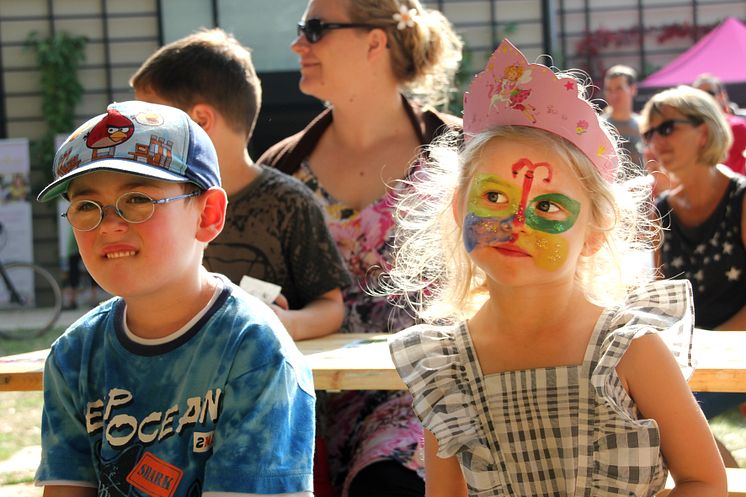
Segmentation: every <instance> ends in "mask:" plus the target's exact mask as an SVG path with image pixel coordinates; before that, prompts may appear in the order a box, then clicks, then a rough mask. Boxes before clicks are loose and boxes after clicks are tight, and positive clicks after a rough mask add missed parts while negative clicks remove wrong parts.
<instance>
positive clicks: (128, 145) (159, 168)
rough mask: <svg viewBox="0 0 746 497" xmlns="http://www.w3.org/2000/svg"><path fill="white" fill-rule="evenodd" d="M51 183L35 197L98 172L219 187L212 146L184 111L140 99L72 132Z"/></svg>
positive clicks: (117, 105)
mask: <svg viewBox="0 0 746 497" xmlns="http://www.w3.org/2000/svg"><path fill="white" fill-rule="evenodd" d="M52 167H53V172H54V181H53V182H52V183H50V184H49V185H48V186H47V187H46V188H44V189H43V190H42V191H41V193H40V194H39V196H38V199H39V201H41V202H45V201H48V200H51V199H53V198H55V197H57V196H59V195H63V194H64V193H65V192H66V191H67V187H68V185H69V183H70V181H72V180H73V179H75V178H77V177H78V176H82V175H84V174H88V173H91V172H94V171H98V170H107V171H117V172H122V173H128V174H134V175H139V176H147V177H150V178H155V179H159V180H163V181H171V182H178V183H193V184H195V185H197V186H198V187H200V188H201V189H203V190H207V189H209V188H211V187H213V186H220V171H219V168H218V159H217V153H216V152H215V147H214V146H213V144H212V141H211V140H210V137H209V136H207V133H205V131H204V130H203V129H202V128H200V127H199V126H198V125H197V124H196V123H195V122H194V121H192V120H191V119H190V118H189V116H188V115H187V114H186V113H184V112H183V111H181V110H179V109H176V108H173V107H169V106H166V105H158V104H151V103H146V102H139V101H129V102H121V103H113V104H111V105H109V107H108V108H107V110H106V114H101V115H99V116H96V117H94V118H92V119H90V120H89V121H88V122H86V123H85V124H83V125H82V126H80V127H79V128H78V129H77V130H75V131H74V132H73V133H72V134H71V135H70V136H69V137H68V138H67V140H66V141H65V143H63V144H62V146H61V147H60V148H59V150H57V153H56V155H55V157H54V164H53V165H52Z"/></svg>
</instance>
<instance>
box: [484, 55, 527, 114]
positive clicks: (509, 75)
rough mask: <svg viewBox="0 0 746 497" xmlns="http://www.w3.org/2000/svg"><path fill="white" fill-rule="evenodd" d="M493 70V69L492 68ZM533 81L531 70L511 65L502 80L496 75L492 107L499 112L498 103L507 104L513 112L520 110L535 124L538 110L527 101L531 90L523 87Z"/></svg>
mask: <svg viewBox="0 0 746 497" xmlns="http://www.w3.org/2000/svg"><path fill="white" fill-rule="evenodd" d="M490 70H491V68H490ZM530 81H531V68H527V67H525V66H520V65H518V64H511V65H509V66H507V67H506V68H505V70H504V71H503V75H502V79H497V74H495V85H494V86H493V87H492V90H491V92H490V93H491V95H490V96H491V99H490V107H494V108H495V110H496V111H497V112H499V109H497V104H498V103H503V104H506V105H507V106H508V107H510V108H511V109H513V110H518V111H521V112H522V113H523V115H524V116H526V119H528V120H529V121H530V122H532V123H535V122H536V117H535V116H534V114H535V112H536V108H535V107H534V106H533V105H531V104H530V103H529V102H527V101H526V100H527V99H528V97H529V96H530V95H531V89H527V88H523V87H522V86H521V85H523V84H525V83H529V82H530Z"/></svg>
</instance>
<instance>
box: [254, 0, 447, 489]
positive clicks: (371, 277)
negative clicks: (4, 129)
mask: <svg viewBox="0 0 746 497" xmlns="http://www.w3.org/2000/svg"><path fill="white" fill-rule="evenodd" d="M291 49H292V50H293V52H295V53H296V54H297V55H298V57H299V59H300V72H301V79H300V89H301V91H302V92H303V93H306V94H308V95H312V96H314V97H316V98H318V99H320V100H322V101H325V102H327V103H328V109H327V110H325V111H324V112H323V113H321V115H319V116H318V117H317V118H315V119H314V120H313V121H312V122H311V123H310V124H309V125H308V127H306V128H305V129H304V130H303V131H302V132H300V133H298V134H296V135H294V136H291V137H290V138H287V139H285V140H284V141H282V142H280V143H279V144H277V145H275V146H274V147H273V148H271V149H270V150H269V151H267V152H266V153H265V154H264V155H263V156H262V157H261V158H260V159H259V162H260V163H264V164H269V165H273V166H275V167H278V168H279V169H281V170H283V171H285V172H287V173H289V174H292V175H294V176H296V177H297V178H299V179H300V180H301V181H303V182H304V183H305V184H306V185H307V186H309V187H310V188H311V189H312V190H313V191H314V192H315V194H316V195H317V196H318V198H319V201H320V202H321V203H322V205H324V206H325V208H326V213H327V222H328V225H329V228H330V231H331V233H332V236H333V237H334V238H335V239H336V241H337V245H338V246H339V249H340V253H341V254H342V257H343V258H344V259H345V261H346V263H347V267H348V269H349V271H350V274H352V275H353V279H354V280H355V281H354V282H353V284H352V285H351V286H350V287H349V288H348V289H347V290H345V295H344V299H345V305H346V317H345V321H344V323H343V325H342V328H341V330H340V331H341V332H348V333H350V332H356V333H361V332H367V333H381V332H392V333H393V332H396V331H399V330H401V329H403V328H406V327H408V326H410V325H411V324H412V323H413V320H412V318H411V317H410V316H408V315H407V314H406V313H405V312H404V311H402V310H401V309H398V308H397V307H395V306H393V305H392V304H391V303H390V302H388V301H387V299H386V298H385V297H374V296H371V295H370V293H369V290H370V288H372V287H374V285H375V284H376V277H377V275H378V274H379V272H380V270H381V268H385V267H387V265H388V264H389V263H390V253H391V252H390V242H391V239H392V236H393V228H394V224H395V221H394V217H393V212H392V206H393V203H394V198H395V195H396V193H395V192H394V190H395V189H397V188H400V187H401V183H400V182H399V180H401V179H412V178H413V171H414V170H415V169H416V168H417V167H419V161H418V160H417V154H418V153H419V151H420V148H421V147H422V146H423V145H427V144H428V143H430V142H431V141H432V140H433V139H434V138H435V137H436V136H438V135H439V134H440V133H442V132H443V131H445V130H446V129H447V128H448V127H457V128H460V125H461V121H460V119H458V118H455V117H453V116H450V115H446V114H442V113H439V112H436V111H435V110H434V109H433V108H432V107H430V106H427V105H424V104H431V105H432V104H440V103H443V102H444V101H445V99H446V97H447V91H448V89H449V87H450V85H451V83H452V81H453V76H454V74H455V71H456V70H457V68H458V65H459V62H460V60H461V41H460V40H459V38H458V37H457V36H456V35H455V33H454V32H453V30H452V28H451V26H450V24H449V22H448V21H447V20H446V19H445V17H443V15H442V14H440V13H439V12H437V11H432V10H427V9H424V8H423V7H422V5H421V4H420V2H419V0H398V1H397V0H311V1H310V2H309V3H308V6H307V8H306V12H305V14H304V16H303V19H302V20H301V22H300V23H299V24H298V37H297V38H296V39H295V41H294V42H293V43H292V45H291ZM411 402H412V399H411V397H410V396H409V395H408V394H407V395H405V394H404V392H381V391H368V392H349V393H341V394H334V395H330V396H328V398H327V400H326V401H323V400H320V401H319V402H318V404H319V405H322V407H320V410H321V412H322V413H323V412H325V413H326V414H325V415H324V414H320V418H321V420H320V421H319V432H320V433H322V434H325V437H324V438H325V440H326V446H327V450H328V452H329V467H330V470H331V471H330V472H331V481H332V484H333V486H334V489H335V494H337V495H340V494H341V495H344V496H347V495H349V496H352V497H360V496H367V495H371V496H386V497H403V496H420V497H421V496H423V495H424V484H423V481H422V479H421V477H420V475H418V472H419V473H422V471H421V470H422V458H421V455H420V452H419V449H418V447H419V443H420V440H421V438H422V428H421V426H420V423H419V421H418V420H417V419H416V418H415V416H414V413H413V411H412V408H411ZM324 418H326V419H324ZM317 476H318V474H317Z"/></svg>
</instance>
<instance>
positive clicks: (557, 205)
mask: <svg viewBox="0 0 746 497" xmlns="http://www.w3.org/2000/svg"><path fill="white" fill-rule="evenodd" d="M524 168H525V172H524V175H523V184H522V185H521V187H520V188H519V187H518V186H516V185H515V182H509V181H506V180H504V179H502V178H501V177H499V176H495V175H491V174H477V175H475V177H474V179H473V180H472V184H471V187H470V189H469V196H468V201H467V212H468V213H467V215H466V217H465V219H464V244H465V246H466V250H467V251H469V252H471V251H472V250H474V249H475V248H476V247H477V246H481V247H500V246H503V247H511V248H510V250H515V251H516V252H517V253H525V254H526V255H529V256H531V257H533V258H534V260H535V262H536V264H537V266H539V267H541V268H544V269H547V270H554V269H557V268H559V267H560V266H561V265H562V263H564V261H565V260H566V259H567V252H568V244H567V241H566V240H565V239H564V238H563V237H561V236H558V235H559V234H560V233H563V232H564V231H567V230H569V229H570V228H572V226H573V225H574V224H575V221H576V220H577V218H578V214H579V213H580V203H579V202H577V201H576V200H573V199H572V198H570V197H568V196H566V195H563V194H561V193H546V194H542V195H538V196H536V197H534V198H530V193H531V187H532V185H533V182H534V177H535V175H536V174H537V173H538V174H540V175H543V176H544V177H543V179H542V181H543V182H544V183H551V181H552V166H551V164H549V163H546V162H539V163H536V164H534V163H533V162H531V161H530V160H528V159H520V160H518V161H517V162H516V163H515V164H513V166H512V167H511V172H512V174H513V177H514V178H516V177H517V176H518V175H519V173H520V172H521V170H522V169H524ZM543 170H546V171H543Z"/></svg>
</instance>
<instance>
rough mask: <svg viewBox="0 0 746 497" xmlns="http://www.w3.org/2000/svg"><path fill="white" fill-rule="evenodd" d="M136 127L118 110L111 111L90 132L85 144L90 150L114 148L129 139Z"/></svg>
mask: <svg viewBox="0 0 746 497" xmlns="http://www.w3.org/2000/svg"><path fill="white" fill-rule="evenodd" d="M134 132H135V125H134V124H133V123H132V121H130V120H129V119H128V118H126V117H124V116H123V115H122V114H120V113H119V111H117V110H116V109H109V111H108V112H107V113H106V116H105V117H104V118H103V119H101V121H99V123H98V124H97V125H95V126H94V127H93V129H91V131H89V132H88V136H87V137H86V140H85V144H86V145H87V146H88V148H108V147H113V146H115V145H118V144H120V143H122V142H123V141H125V140H127V139H129V138H130V137H131V136H132V133H134Z"/></svg>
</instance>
